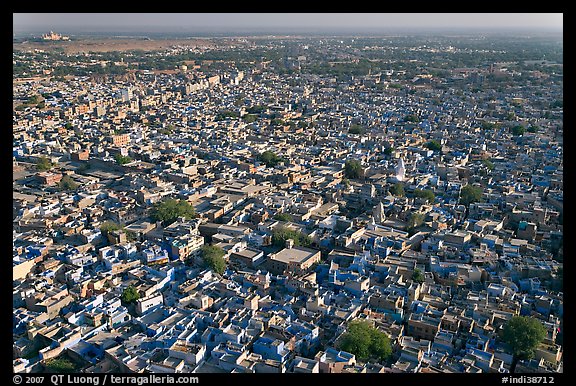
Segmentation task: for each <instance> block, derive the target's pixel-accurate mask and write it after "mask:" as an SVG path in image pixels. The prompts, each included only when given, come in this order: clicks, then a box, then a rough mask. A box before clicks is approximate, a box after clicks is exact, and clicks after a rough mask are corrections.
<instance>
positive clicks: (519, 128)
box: [510, 125, 526, 135]
mask: <svg viewBox="0 0 576 386" xmlns="http://www.w3.org/2000/svg"><path fill="white" fill-rule="evenodd" d="M510 131H511V132H512V134H514V135H522V134H524V133H525V132H526V128H524V126H522V125H516V126H512V127H511V128H510Z"/></svg>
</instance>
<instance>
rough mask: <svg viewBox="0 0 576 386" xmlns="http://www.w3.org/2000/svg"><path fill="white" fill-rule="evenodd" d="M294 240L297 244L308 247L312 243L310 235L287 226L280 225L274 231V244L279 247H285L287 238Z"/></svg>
mask: <svg viewBox="0 0 576 386" xmlns="http://www.w3.org/2000/svg"><path fill="white" fill-rule="evenodd" d="M288 239H292V240H294V245H295V246H297V247H298V246H302V247H307V246H309V245H310V244H312V239H311V238H310V236H308V235H306V234H304V233H302V232H300V231H297V230H293V229H290V228H287V227H283V226H279V227H275V228H274V230H273V231H272V244H273V245H275V246H277V247H283V246H284V245H285V243H286V240H288Z"/></svg>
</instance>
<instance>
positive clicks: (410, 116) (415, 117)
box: [404, 114, 420, 123]
mask: <svg viewBox="0 0 576 386" xmlns="http://www.w3.org/2000/svg"><path fill="white" fill-rule="evenodd" d="M419 120H420V118H418V115H416V114H408V115H406V116H405V117H404V122H413V123H416V122H418V121H419Z"/></svg>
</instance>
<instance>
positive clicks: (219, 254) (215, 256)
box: [201, 245, 226, 275]
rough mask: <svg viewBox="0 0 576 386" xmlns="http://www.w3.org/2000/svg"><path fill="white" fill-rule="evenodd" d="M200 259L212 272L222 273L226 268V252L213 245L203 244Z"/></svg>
mask: <svg viewBox="0 0 576 386" xmlns="http://www.w3.org/2000/svg"><path fill="white" fill-rule="evenodd" d="M201 253H202V261H203V262H204V265H205V266H206V267H208V268H210V269H211V270H213V271H214V272H216V273H218V274H220V275H222V274H223V273H224V271H225V270H226V260H224V255H225V254H226V252H224V250H223V249H222V248H220V247H218V246H215V245H203V246H202V249H201Z"/></svg>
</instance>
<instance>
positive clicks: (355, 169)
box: [344, 159, 362, 179]
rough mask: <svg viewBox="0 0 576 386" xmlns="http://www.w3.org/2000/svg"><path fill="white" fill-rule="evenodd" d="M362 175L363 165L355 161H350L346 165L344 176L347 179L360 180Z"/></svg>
mask: <svg viewBox="0 0 576 386" xmlns="http://www.w3.org/2000/svg"><path fill="white" fill-rule="evenodd" d="M361 174H362V164H361V163H360V161H358V160H355V159H348V160H346V162H345V163H344V175H345V176H346V178H350V179H353V178H358V177H360V176H361Z"/></svg>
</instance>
